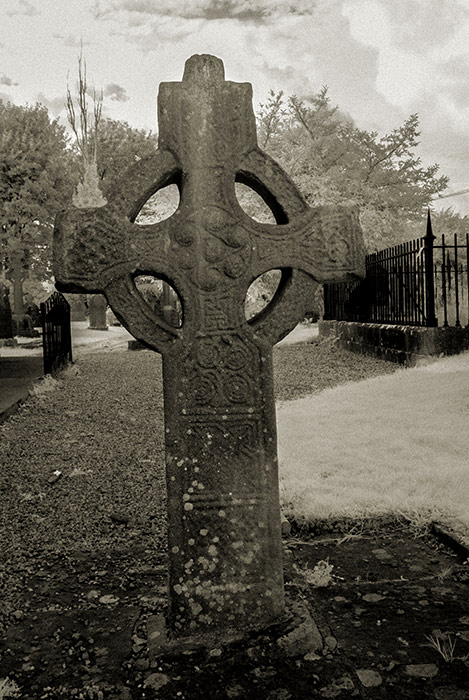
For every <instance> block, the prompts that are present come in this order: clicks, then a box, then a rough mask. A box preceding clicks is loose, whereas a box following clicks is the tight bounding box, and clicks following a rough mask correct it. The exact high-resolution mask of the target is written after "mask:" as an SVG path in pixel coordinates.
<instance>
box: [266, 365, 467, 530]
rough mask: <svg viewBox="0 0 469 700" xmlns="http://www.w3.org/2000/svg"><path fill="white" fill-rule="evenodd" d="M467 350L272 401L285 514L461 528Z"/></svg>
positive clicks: (464, 509)
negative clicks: (451, 522)
mask: <svg viewBox="0 0 469 700" xmlns="http://www.w3.org/2000/svg"><path fill="white" fill-rule="evenodd" d="M468 388H469V353H464V354H462V355H458V356H455V357H449V358H444V359H440V360H438V361H436V362H434V363H432V364H429V365H427V366H425V367H420V368H415V369H406V370H398V371H397V372H394V373H393V374H390V375H386V376H376V377H373V378H369V379H366V380H363V381H359V382H351V383H350V382H349V383H346V384H343V385H341V386H336V387H332V388H328V389H325V390H324V391H321V392H320V393H318V394H316V395H313V396H309V397H304V398H299V399H296V400H293V401H280V402H279V403H278V406H277V421H278V442H279V461H280V477H281V497H282V501H283V506H284V510H285V513H286V514H287V515H291V516H294V517H295V518H296V519H297V520H300V521H301V520H307V521H316V520H322V519H332V520H337V519H341V518H356V519H360V518H363V517H368V516H381V515H385V516H387V515H399V514H405V515H409V516H410V517H412V518H413V519H414V520H416V521H421V522H424V521H428V520H432V519H444V520H448V519H451V518H455V519H457V520H458V521H459V522H460V523H462V524H463V525H464V526H465V527H466V528H469V430H468V425H469V394H468Z"/></svg>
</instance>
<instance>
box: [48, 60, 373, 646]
mask: <svg viewBox="0 0 469 700" xmlns="http://www.w3.org/2000/svg"><path fill="white" fill-rule="evenodd" d="M251 101H252V90H251V86H250V85H249V84H248V83H233V82H226V81H225V80H224V69H223V63H222V62H221V61H220V60H219V59H217V58H215V57H213V56H193V57H192V58H190V59H189V60H188V61H187V63H186V67H185V72H184V77H183V80H182V82H180V83H162V84H161V86H160V91H159V102H158V116H159V150H158V152H157V154H155V156H151V157H148V158H146V159H142V160H141V161H139V162H138V163H137V164H136V165H135V166H134V167H133V169H132V170H131V171H129V173H128V174H127V175H126V177H125V179H123V180H122V184H121V186H120V188H119V189H118V191H117V192H116V193H115V194H114V196H113V197H110V198H109V203H108V204H107V205H106V206H103V207H101V208H93V209H85V210H77V209H75V210H73V209H71V210H69V211H67V212H64V213H63V214H62V215H60V216H59V217H58V219H57V223H56V229H55V233H54V246H55V263H54V264H55V275H56V279H57V284H58V287H59V288H60V289H61V290H64V291H69V292H83V291H87V292H90V293H104V294H105V295H106V297H107V299H108V302H109V304H110V305H111V307H112V309H113V311H114V313H115V314H116V316H117V318H118V319H119V320H120V321H121V322H122V323H123V325H124V326H125V327H126V328H127V329H128V330H129V331H130V332H131V333H132V334H133V335H134V336H135V337H136V338H137V339H138V340H141V341H142V342H144V343H145V344H146V345H147V346H149V347H151V348H153V349H155V350H157V351H158V352H161V353H162V355H163V376H164V402H165V431H166V469H167V486H168V520H169V528H168V533H169V586H170V611H169V631H170V633H171V635H172V636H173V637H191V636H196V635H198V634H202V633H207V632H208V633H212V632H216V630H220V633H221V636H224V635H225V634H226V633H227V631H228V630H230V628H231V629H234V630H246V629H248V628H250V627H256V626H259V625H262V624H264V623H266V622H268V621H269V620H271V619H273V618H275V617H277V616H278V615H280V614H281V613H282V611H283V609H284V600H283V572H282V551H281V527H280V510H279V497H278V475H277V447H276V427H275V407H274V394H273V377H272V346H273V344H274V343H276V342H277V341H278V340H280V339H281V338H282V337H283V336H284V335H286V334H287V333H288V332H289V331H290V330H291V329H292V328H293V327H294V326H295V325H296V323H297V322H298V321H299V320H300V319H301V318H302V317H303V316H304V312H305V309H306V306H307V304H308V301H309V298H310V297H311V293H312V291H313V290H314V289H315V288H316V287H317V284H318V283H319V282H325V281H331V280H341V279H345V278H346V277H348V276H350V275H352V276H353V275H355V274H362V272H363V264H364V255H363V253H364V249H363V242H362V234H361V230H360V227H359V224H358V213H357V211H356V210H355V209H353V208H347V207H321V208H316V209H310V208H309V207H308V206H307V205H306V203H305V202H304V200H303V199H302V197H301V195H300V194H299V192H298V190H297V189H296V187H295V185H294V184H293V183H292V182H291V180H290V179H289V178H288V177H287V175H286V174H285V173H284V172H283V171H282V170H281V168H280V167H279V166H278V165H277V164H276V163H275V162H274V161H273V160H272V159H271V158H269V157H268V156H267V155H265V154H264V153H263V152H262V151H261V150H260V149H259V148H258V146H257V139H256V128H255V119H254V113H253V110H252V104H251ZM236 181H238V182H242V183H244V184H246V185H248V186H250V187H251V188H252V189H254V190H255V191H256V192H258V193H259V194H260V196H261V197H262V198H263V199H264V200H265V201H266V203H267V204H268V205H269V206H270V208H271V210H272V212H273V214H274V216H275V219H276V221H277V224H276V225H271V224H261V223H258V222H256V221H254V220H252V219H251V218H250V217H249V216H247V214H245V213H244V211H243V210H242V209H241V207H240V206H239V204H238V201H237V199H236V193H235V182H236ZM171 183H176V184H177V185H178V187H179V189H180V193H181V199H180V204H179V207H178V209H177V210H176V212H175V213H174V214H173V215H172V216H171V217H169V218H168V219H166V220H165V221H162V222H159V223H157V224H153V225H148V226H140V225H136V224H135V223H134V221H135V218H136V217H137V215H138V212H139V211H140V209H141V207H142V205H143V204H144V203H145V201H146V200H147V199H148V198H149V197H150V196H151V195H152V194H153V193H154V192H156V191H157V190H158V189H160V188H162V187H164V186H165V185H168V184H171ZM273 268H281V269H282V270H283V278H282V282H281V285H280V290H279V292H278V293H277V295H276V297H275V298H274V300H273V301H272V302H271V304H270V306H269V307H268V308H267V309H266V310H264V311H263V312H262V313H261V314H259V316H258V317H255V318H254V319H252V320H251V321H249V322H247V321H246V319H245V314H244V300H245V296H246V292H247V289H248V288H249V286H250V284H251V283H252V282H253V280H254V279H256V278H257V277H258V276H259V275H261V274H262V273H264V272H266V271H267V270H270V269H273ZM142 274H148V275H153V276H156V277H163V278H164V279H166V280H168V281H169V282H171V285H172V286H173V288H174V289H175V290H176V291H177V293H178V294H179V298H180V301H181V305H182V311H183V320H182V326H181V327H180V328H176V327H175V326H174V325H171V324H168V323H166V322H165V321H164V320H163V319H161V318H160V317H159V316H158V315H157V314H156V313H154V311H153V310H152V309H151V308H150V307H149V305H148V304H147V303H146V302H145V300H144V299H143V297H142V296H141V295H140V293H139V292H138V290H137V288H136V286H135V284H134V282H133V279H134V277H135V276H137V275H142Z"/></svg>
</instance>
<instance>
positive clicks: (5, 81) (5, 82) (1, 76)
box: [0, 73, 19, 87]
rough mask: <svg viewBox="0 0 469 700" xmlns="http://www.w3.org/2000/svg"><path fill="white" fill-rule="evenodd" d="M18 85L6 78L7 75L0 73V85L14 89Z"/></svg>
mask: <svg viewBox="0 0 469 700" xmlns="http://www.w3.org/2000/svg"><path fill="white" fill-rule="evenodd" d="M18 84H19V83H15V82H13V80H12V79H11V78H9V77H8V75H5V73H0V85H8V86H9V87H16V85H18Z"/></svg>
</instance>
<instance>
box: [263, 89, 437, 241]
mask: <svg viewBox="0 0 469 700" xmlns="http://www.w3.org/2000/svg"><path fill="white" fill-rule="evenodd" d="M258 128H259V142H260V144H261V146H262V147H263V148H264V149H265V150H266V151H267V152H268V153H269V154H270V155H272V156H273V157H274V158H275V159H276V160H278V161H279V163H280V164H281V165H282V166H283V167H284V168H285V170H286V171H287V172H288V173H289V174H290V175H291V177H292V178H293V179H294V181H295V182H296V183H297V185H298V186H299V188H300V190H301V191H302V193H303V195H304V196H305V198H306V200H307V201H308V203H309V204H311V205H312V206H315V205H320V204H338V203H344V202H345V203H351V204H356V205H358V206H359V207H360V212H361V224H362V228H363V231H364V235H365V241H366V243H367V246H368V249H369V250H376V249H378V248H384V247H386V246H387V245H391V244H393V243H396V242H399V241H402V240H405V239H407V238H409V236H410V235H412V233H413V229H414V226H413V225H414V224H415V223H416V222H419V223H422V222H423V217H424V215H425V212H426V210H427V207H428V206H429V204H430V202H431V200H432V198H433V197H434V196H435V194H437V193H439V192H441V191H443V190H444V189H445V188H446V187H447V184H448V179H447V178H446V177H444V176H438V165H431V166H428V167H424V166H423V165H422V163H421V161H420V159H419V158H418V157H417V156H416V155H415V149H416V148H417V146H418V144H419V140H418V138H419V135H420V132H419V120H418V115H416V114H413V115H411V116H410V117H409V118H408V119H407V120H406V121H405V122H404V124H402V125H401V126H400V127H398V128H396V129H394V130H392V131H391V132H390V133H389V134H385V135H384V136H382V137H379V135H378V133H377V132H368V131H365V130H362V129H358V128H357V127H356V126H355V124H354V123H353V121H352V120H351V119H350V118H349V117H347V116H346V115H344V114H343V113H342V112H341V111H340V110H339V108H338V107H337V106H335V107H332V106H331V104H330V99H329V96H328V94H327V88H326V87H324V88H322V90H321V91H320V92H319V93H318V94H316V95H313V96H311V97H310V98H308V99H306V100H300V99H298V98H297V97H295V96H293V97H290V98H289V99H288V101H287V103H285V102H284V100H283V96H282V93H278V94H274V93H273V92H271V94H270V98H269V100H268V101H267V102H266V104H265V105H261V109H260V111H259V115H258Z"/></svg>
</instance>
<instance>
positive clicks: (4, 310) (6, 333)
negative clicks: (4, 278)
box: [0, 282, 14, 345]
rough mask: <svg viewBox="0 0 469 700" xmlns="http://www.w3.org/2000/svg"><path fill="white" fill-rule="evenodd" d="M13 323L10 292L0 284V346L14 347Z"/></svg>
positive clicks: (4, 285)
mask: <svg viewBox="0 0 469 700" xmlns="http://www.w3.org/2000/svg"><path fill="white" fill-rule="evenodd" d="M13 343H14V340H13V322H12V318H11V308H10V290H9V289H8V287H7V286H6V284H2V283H1V282H0V345H12V344H13Z"/></svg>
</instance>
